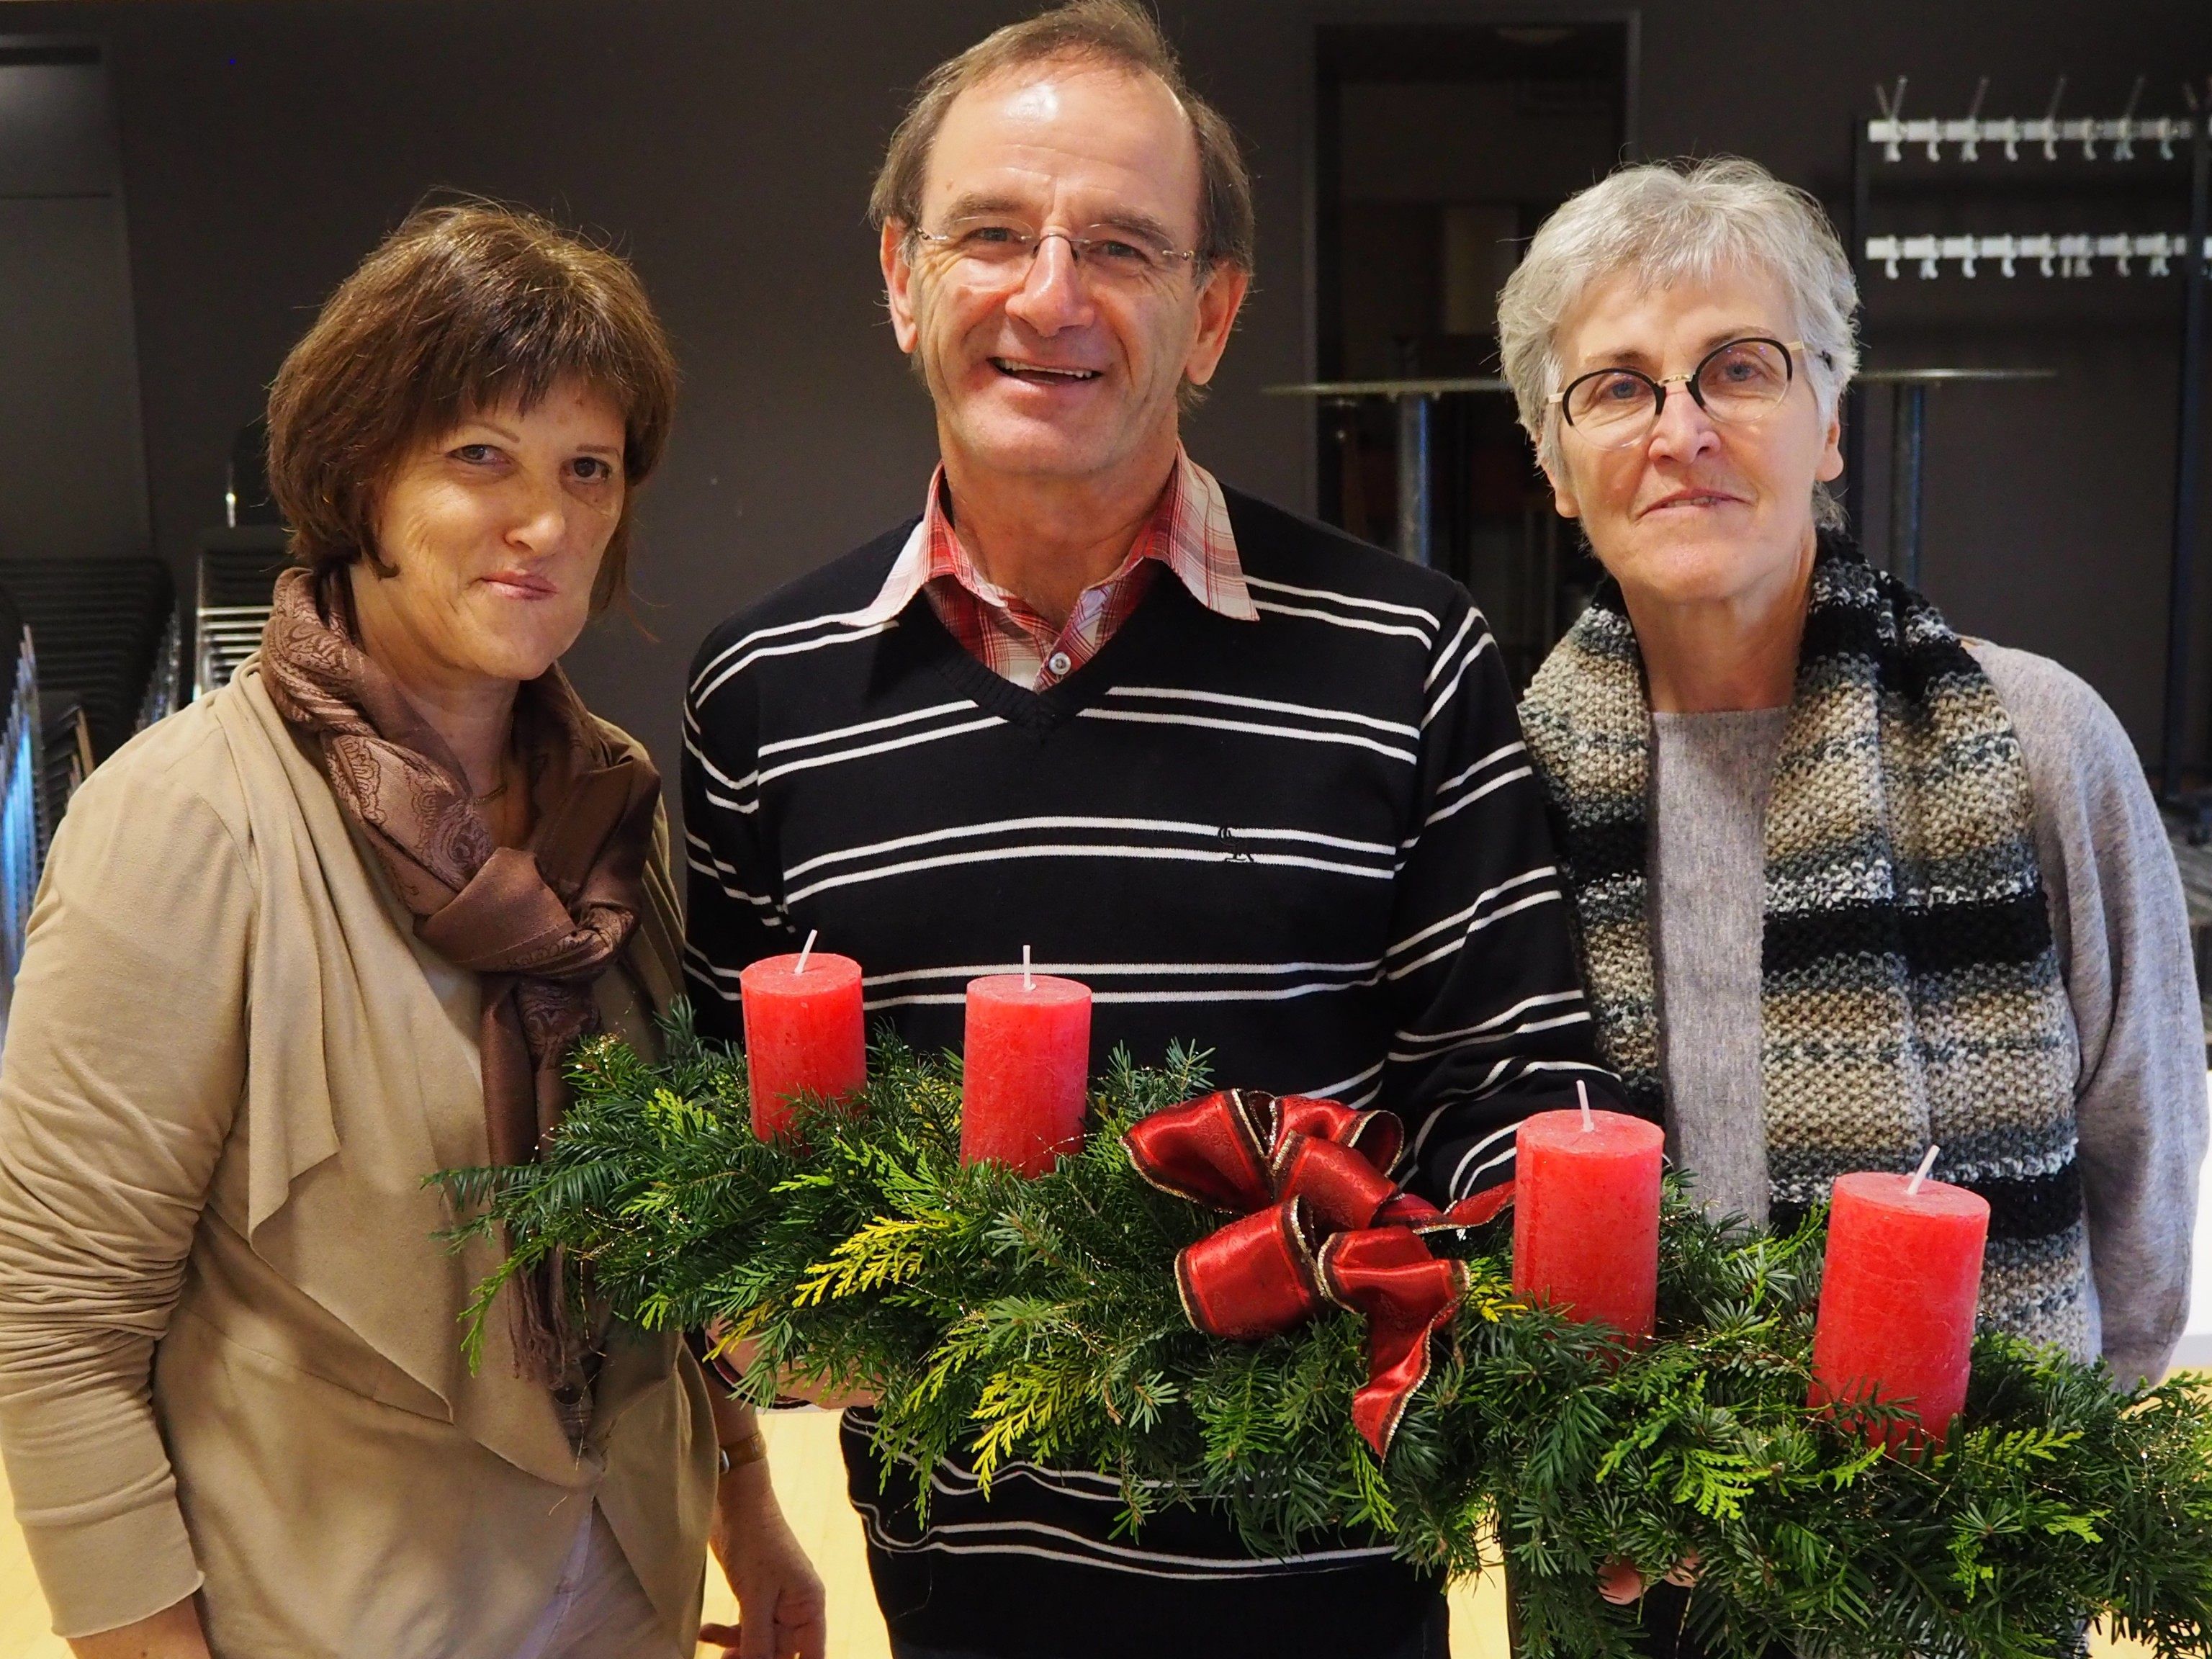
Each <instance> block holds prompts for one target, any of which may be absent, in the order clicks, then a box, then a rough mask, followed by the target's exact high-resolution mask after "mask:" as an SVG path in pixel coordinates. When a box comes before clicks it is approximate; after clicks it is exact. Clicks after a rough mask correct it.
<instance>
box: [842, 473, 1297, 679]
mask: <svg viewBox="0 0 2212 1659" xmlns="http://www.w3.org/2000/svg"><path fill="white" fill-rule="evenodd" d="M1162 566H1165V567H1166V568H1168V569H1170V570H1171V571H1173V572H1174V573H1175V574H1176V579H1177V580H1180V581H1181V582H1182V585H1183V586H1185V587H1187V588H1188V589H1189V590H1190V594H1191V597H1192V598H1193V599H1196V600H1197V601H1198V602H1199V603H1200V605H1204V606H1205V607H1206V609H1207V610H1209V611H1213V612H1214V613H1215V614H1217V615H1218V616H1223V617H1231V618H1233V619H1234V620H1236V621H1238V622H1257V621H1258V620H1259V619H1260V613H1259V611H1258V610H1257V609H1256V608H1255V606H1254V605H1253V603H1252V595H1251V592H1250V591H1249V589H1248V588H1247V587H1246V586H1245V585H1244V570H1243V565H1242V564H1241V563H1239V562H1238V560H1237V537H1236V533H1235V532H1233V531H1232V530H1231V528H1230V525H1229V506H1228V503H1227V502H1226V501H1224V500H1223V499H1222V495H1221V486H1220V485H1219V484H1218V483H1215V482H1214V478H1213V475H1212V473H1210V472H1208V471H1206V469H1205V468H1204V467H1202V466H1200V465H1198V463H1197V462H1195V461H1194V460H1192V459H1190V457H1189V456H1188V454H1186V453H1182V451H1181V450H1178V451H1177V452H1176V468H1175V471H1174V473H1173V474H1172V475H1170V477H1169V479H1168V484H1167V488H1166V489H1164V490H1163V491H1161V493H1160V501H1159V505H1158V507H1155V508H1154V509H1153V511H1152V518H1151V519H1150V520H1147V521H1146V525H1145V527H1144V529H1142V530H1141V531H1139V532H1138V534H1137V539H1136V543H1135V544H1134V545H1133V546H1132V547H1131V548H1130V549H1129V555H1128V556H1127V558H1125V559H1123V560H1122V561H1121V564H1120V566H1119V567H1118V568H1116V569H1115V572H1114V574H1112V575H1110V576H1109V577H1107V578H1106V580H1103V581H1102V582H1098V583H1097V584H1095V585H1093V586H1090V587H1087V588H1085V589H1084V591H1083V592H1082V594H1081V595H1080V596H1079V598H1078V599H1077V600H1076V602H1075V608H1074V610H1073V611H1070V612H1069V613H1068V617H1067V622H1066V625H1065V626H1064V627H1060V628H1057V629H1055V628H1054V626H1053V625H1052V624H1051V623H1049V622H1048V621H1046V620H1045V618H1044V617H1041V616H1039V615H1038V614H1037V613H1036V611H1033V610H1031V609H1030V607H1029V606H1028V605H1024V604H1023V603H1022V601H1021V600H1020V599H1018V597H1016V596H1015V595H1014V594H1012V593H1010V592H1007V591H1006V589H1005V588H1003V587H1000V586H998V585H997V584H996V583H994V582H992V581H990V580H987V579H986V578H985V577H984V576H983V575H982V574H981V573H980V572H979V571H978V570H977V569H976V568H975V562H974V561H973V560H972V559H970V558H969V556H968V550H967V549H966V548H964V547H963V546H962V545H961V544H960V537H959V534H958V532H956V531H955V530H954V528H953V526H952V520H951V517H950V515H949V514H948V513H946V512H945V469H944V468H943V467H942V466H939V468H938V469H937V471H936V472H935V473H934V474H933V475H932V477H931V478H930V480H929V502H928V505H927V507H925V508H924V509H923V512H922V515H921V523H920V524H918V525H916V526H915V529H914V533H913V535H911V536H910V537H908V538H907V544H906V546H905V547H904V549H902V550H901V552H900V554H899V556H898V558H897V560H896V562H894V563H893V564H892V566H891V570H890V576H889V577H888V578H887V579H886V580H885V581H884V586H883V589H882V591H881V592H878V594H877V596H876V598H875V600H874V602H873V603H872V604H871V605H869V606H868V608H867V609H866V611H863V612H862V613H861V619H862V620H866V621H884V620H888V619H889V618H890V617H895V616H896V615H897V614H898V613H899V612H900V611H903V610H905V609H906V608H907V606H908V605H910V604H912V603H913V601H914V598H915V594H917V593H921V594H924V595H926V596H927V598H928V600H929V605H930V608H931V609H932V610H933V611H935V612H936V613H937V617H938V620H939V621H940V622H942V623H944V624H945V630H946V631H947V632H948V633H950V634H951V635H952V637H953V638H954V639H956V640H957V641H959V642H960V646H961V648H962V649H963V650H964V651H966V652H967V653H968V654H969V656H971V657H974V658H975V659H976V660H977V661H978V662H980V663H981V664H982V665H984V666H985V667H986V668H988V669H989V670H990V671H992V672H993V673H994V674H996V675H998V676H999V677H1000V678H1002V679H1006V680H1011V681H1012V682H1013V683H1014V684H1016V685H1019V686H1024V687H1026V688H1027V689H1028V690H1032V691H1042V690H1045V689H1046V688H1048V687H1049V686H1054V685H1057V684H1059V683H1060V681H1062V680H1064V679H1066V678H1067V677H1068V676H1069V675H1070V674H1073V673H1074V672H1075V671H1076V670H1078V669H1079V668H1081V667H1082V666H1083V665H1084V664H1085V663H1087V662H1089V661H1090V660H1091V658H1093V657H1095V656H1097V654H1098V652H1099V649H1100V647H1103V645H1104V644H1105V643H1106V641H1108V640H1109V639H1111V638H1113V637H1114V633H1115V629H1118V628H1120V627H1121V624H1122V623H1124V622H1127V620H1128V618H1129V617H1130V615H1131V613H1133V611H1135V610H1136V608H1137V604H1138V601H1139V600H1140V599H1143V598H1144V597H1145V594H1146V592H1148V591H1149V590H1150V589H1151V586H1152V579H1153V578H1154V577H1155V576H1156V575H1158V574H1159V571H1160V568H1161V567H1162Z"/></svg>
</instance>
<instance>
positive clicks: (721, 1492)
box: [699, 1458, 827, 1659]
mask: <svg viewBox="0 0 2212 1659" xmlns="http://www.w3.org/2000/svg"><path fill="white" fill-rule="evenodd" d="M711 1541H712V1543H713V1545H714V1559H716V1560H718V1561H720V1563H721V1564H722V1571H723V1572H724V1574H725V1575H726V1576H727V1577H728V1578H729V1581H730V1589H732V1591H733V1592H735V1593H736V1595H737V1598H738V1623H737V1624H735V1625H708V1626H705V1627H703V1628H702V1630H701V1631H700V1632H699V1639H700V1640H701V1641H702V1642H719V1643H720V1644H722V1654H721V1659H823V1641H824V1621H825V1619H826V1616H827V1601H826V1597H825V1595H824V1594H823V1589H822V1580H821V1577H820V1576H819V1575H817V1573H816V1572H815V1571H814V1564H813V1563H812V1562H811V1561H809V1560H808V1559H806V1552H805V1551H804V1550H802V1549H801V1548H799V1540H798V1539H796V1538H794V1537H793V1536H792V1533H791V1528H790V1526H789V1524H788V1523H787V1522H785V1520H784V1518H783V1510H782V1508H781V1506H780V1505H779V1504H777V1503H776V1501H775V1486H773V1485H772V1484H771V1483H770V1481H769V1473H768V1460H767V1459H766V1458H760V1459H757V1460H756V1461H754V1462H750V1463H740V1464H738V1466H737V1467H736V1468H732V1469H731V1470H730V1471H729V1472H728V1473H727V1474H724V1475H723V1476H722V1480H721V1484H720V1486H717V1487H716V1488H715V1490H714V1532H713V1534H712V1537H711Z"/></svg>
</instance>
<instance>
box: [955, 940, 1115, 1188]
mask: <svg viewBox="0 0 2212 1659" xmlns="http://www.w3.org/2000/svg"><path fill="white" fill-rule="evenodd" d="M1024 959H1026V958H1024ZM960 1075H961V1087H960V1161H961V1162H962V1163H963V1164H977V1163H981V1161H982V1160H984V1159H985V1158H991V1159H994V1160H996V1161H997V1162H999V1163H1000V1164H1010V1165H1012V1167H1013V1168H1014V1169H1015V1170H1018V1172H1019V1173H1021V1174H1023V1175H1025V1176H1040V1175H1042V1174H1043V1173H1044V1172H1045V1171H1046V1170H1049V1169H1051V1168H1052V1166H1053V1162H1054V1159H1056V1158H1059V1157H1060V1155H1061V1154H1062V1153H1064V1152H1076V1151H1079V1150H1080V1148H1081V1147H1082V1146H1083V1104H1084V1099H1085V1095H1086V1093H1087V1091H1088V1088H1089V1085H1090V1079H1091V987H1089V986H1087V985H1081V984H1078V983H1077V982H1076V981H1074V980H1072V979H1054V978H1053V977H1052V976H1051V975H1047V974H1034V975H1032V974H1029V973H1020V974H1004V975H994V976H993V977H991V978H988V979H975V980H970V981H968V1035H967V1042H966V1044H965V1045H964V1047H963V1050H962V1054H961V1060H960Z"/></svg>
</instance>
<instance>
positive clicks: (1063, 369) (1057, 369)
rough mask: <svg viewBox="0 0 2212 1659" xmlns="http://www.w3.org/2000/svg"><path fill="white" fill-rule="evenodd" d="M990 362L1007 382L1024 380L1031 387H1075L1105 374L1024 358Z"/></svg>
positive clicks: (1000, 359) (1070, 365)
mask: <svg viewBox="0 0 2212 1659" xmlns="http://www.w3.org/2000/svg"><path fill="white" fill-rule="evenodd" d="M990 362H991V367H992V368H995V369H997V370H998V371H999V373H1000V374H1003V375H1005V376H1006V377H1007V378H1008V379H1009V380H1026V381H1028V382H1029V383H1030V385H1032V386H1076V385H1080V384H1082V383H1083V382H1084V381H1086V380H1098V379H1100V378H1101V377H1102V376H1103V374H1104V372H1105V371H1103V369H1096V368H1081V367H1079V366H1078V365H1074V364H1062V363H1033V362H1030V361H1029V360H1028V359H1027V358H1024V357H994V358H992V359H991V360H990Z"/></svg>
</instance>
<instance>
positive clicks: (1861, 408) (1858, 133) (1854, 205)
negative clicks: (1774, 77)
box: [1843, 116, 1897, 570]
mask: <svg viewBox="0 0 2212 1659" xmlns="http://www.w3.org/2000/svg"><path fill="white" fill-rule="evenodd" d="M1873 193H1874V184H1873V180H1872V179H1870V178H1869V176H1868V169H1867V141H1866V122H1865V120H1864V119H1863V118H1861V117H1859V116H1853V117H1852V118H1851V216H1850V223H1849V224H1848V225H1847V226H1846V227H1845V228H1844V236H1845V238H1846V241H1845V246H1844V252H1845V253H1847V254H1848V255H1849V256H1850V262H1851V275H1852V276H1856V277H1857V279H1858V284H1859V315H1860V317H1861V319H1864V317H1865V315H1866V298H1867V287H1868V284H1867V265H1866V239H1867V235H1868V234H1869V223H1868V221H1869V216H1870V215H1869V208H1870V204H1871V197H1872V196H1873ZM1843 414H1844V517H1845V519H1846V520H1849V521H1850V530H1851V534H1852V535H1854V536H1856V537H1857V538H1860V539H1861V540H1862V541H1863V540H1864V539H1865V537H1866V510H1867V487H1866V392H1864V390H1863V389H1862V388H1861V387H1859V386H1852V387H1851V389H1850V392H1847V393H1845V394H1844V410H1843ZM1889 568H1891V569H1892V570H1895V569H1896V568H1897V551H1896V550H1895V549H1894V548H1892V549H1891V550H1890V556H1889Z"/></svg>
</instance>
